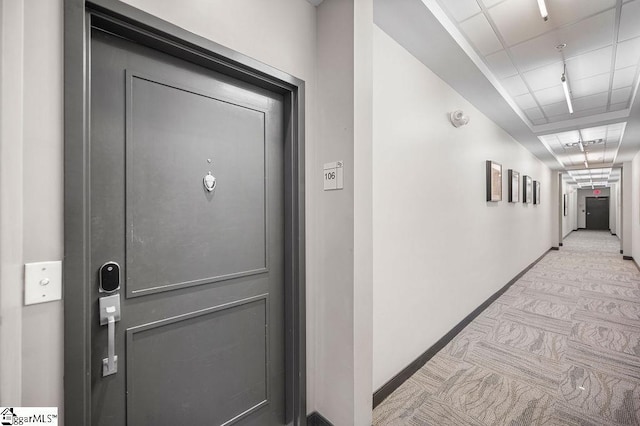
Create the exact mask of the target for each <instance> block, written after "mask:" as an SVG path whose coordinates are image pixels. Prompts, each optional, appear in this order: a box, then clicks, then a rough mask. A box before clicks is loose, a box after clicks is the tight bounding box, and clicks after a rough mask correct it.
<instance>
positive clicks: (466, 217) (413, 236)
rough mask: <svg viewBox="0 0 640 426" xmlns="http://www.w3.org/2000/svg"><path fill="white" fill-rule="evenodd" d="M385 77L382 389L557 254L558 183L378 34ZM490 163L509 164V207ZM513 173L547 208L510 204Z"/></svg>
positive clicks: (377, 382) (378, 191)
mask: <svg viewBox="0 0 640 426" xmlns="http://www.w3.org/2000/svg"><path fill="white" fill-rule="evenodd" d="M373 69H374V74H373V76H374V79H373V82H374V84H373V88H374V92H373V108H374V109H373V114H374V134H373V141H374V154H373V162H374V177H373V187H374V193H373V221H374V222H373V223H374V228H373V229H374V235H373V247H374V252H373V256H374V299H373V300H374V304H373V306H374V310H373V324H374V335H373V348H374V356H373V372H374V378H373V380H374V381H373V385H374V389H377V388H379V387H380V386H381V385H383V384H384V383H385V382H386V381H387V380H389V379H390V378H392V377H393V376H394V375H395V374H397V373H398V372H399V371H400V370H402V369H403V368H404V367H406V366H407V365H408V364H409V363H410V362H412V361H413V360H415V359H416V357H417V356H418V355H420V354H421V353H423V352H424V351H425V350H426V349H428V348H429V347H430V346H431V345H433V344H434V343H435V342H436V341H437V340H439V339H440V338H441V337H442V336H443V335H444V334H446V333H447V332H448V331H449V330H451V328H453V327H454V326H455V325H456V324H457V323H458V322H459V321H461V320H462V319H463V318H464V317H466V316H467V315H468V314H469V313H471V312H472V311H473V310H474V309H475V308H477V307H478V305H480V304H481V303H482V302H484V301H485V300H486V299H487V298H488V297H489V296H491V295H492V294H493V293H494V292H496V291H497V290H498V289H500V288H501V287H502V286H504V285H505V284H507V282H508V281H509V280H511V279H512V278H513V277H514V276H515V275H517V274H518V273H519V272H520V271H522V270H523V269H524V268H525V267H526V266H527V265H529V264H530V263H531V262H533V261H534V260H536V259H537V258H538V257H539V256H541V255H542V254H543V253H545V252H546V251H547V250H549V248H550V247H551V245H552V224H551V221H552V220H557V216H556V214H557V210H555V209H554V208H557V207H553V206H554V203H553V202H552V200H551V193H552V191H551V185H552V184H554V185H557V181H553V182H552V180H551V171H550V170H549V169H548V168H547V167H546V166H545V165H544V164H542V163H541V162H540V161H539V160H538V159H536V158H535V157H534V156H533V155H532V154H531V153H530V152H529V151H527V150H526V149H524V148H523V147H522V146H521V145H520V144H518V143H517V142H515V141H514V140H513V139H512V138H511V137H510V136H509V135H508V134H506V133H505V132H504V131H503V130H502V129H500V128H499V127H498V126H497V125H495V124H494V123H493V122H492V121H490V120H489V119H487V118H486V117H485V116H483V115H482V114H481V113H480V112H479V111H478V110H476V109H475V108H474V107H473V106H472V105H471V104H470V103H469V102H467V101H466V100H465V99H464V98H462V97H461V96H460V95H459V94H458V93H457V92H455V91H454V90H453V89H451V88H450V87H449V86H447V85H446V84H445V83H444V82H443V81H442V80H440V79H439V78H438V77H437V76H436V75H435V74H433V73H432V72H431V71H430V70H429V69H427V68H426V67H425V66H424V65H423V64H422V63H420V62H419V61H418V60H417V59H415V58H414V57H413V56H411V55H410V54H409V53H408V52H407V51H405V50H404V49H403V48H402V47H400V46H399V45H398V44H397V43H396V42H395V41H394V40H392V39H391V38H390V37H389V36H387V35H386V34H385V33H384V32H383V31H382V30H380V29H379V28H377V27H375V30H374V68H373ZM456 109H462V110H464V111H465V112H466V113H467V114H468V115H469V116H470V118H471V121H470V123H469V124H468V125H467V126H464V127H461V128H457V129H456V128H454V127H453V126H452V125H451V124H450V123H449V121H448V117H447V114H448V113H449V112H450V111H454V110H456ZM486 160H494V161H497V162H499V163H502V165H503V175H504V179H503V180H504V186H503V201H502V202H499V203H488V202H486V201H485V194H486V193H485V161H486ZM509 168H513V169H515V170H517V171H519V172H520V173H521V174H522V175H529V176H531V177H532V178H533V179H535V180H539V181H540V182H541V183H542V191H541V196H542V204H540V205H537V206H534V205H532V204H529V205H524V204H523V203H517V204H512V203H508V202H507V201H506V199H507V196H506V194H507V192H506V191H507V184H506V175H507V169H509ZM555 206H557V204H555Z"/></svg>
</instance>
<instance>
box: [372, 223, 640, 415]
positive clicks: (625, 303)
mask: <svg viewBox="0 0 640 426" xmlns="http://www.w3.org/2000/svg"><path fill="white" fill-rule="evenodd" d="M619 249H620V243H619V240H618V238H617V237H615V236H612V235H610V233H609V232H608V231H604V232H601V231H579V232H573V233H572V234H571V235H569V236H568V237H567V238H566V239H565V241H564V246H563V247H562V248H561V249H560V251H552V252H549V253H548V254H547V255H546V256H545V257H544V258H543V259H542V260H541V261H540V262H539V263H538V264H537V265H535V266H534V267H533V268H532V269H530V270H529V271H528V272H527V273H526V274H525V275H524V276H523V277H522V278H521V279H520V280H518V281H517V282H516V283H515V284H514V285H513V286H512V287H510V288H509V290H507V292H506V293H504V294H503V295H502V296H501V297H500V298H499V299H498V300H497V301H496V302H494V303H493V304H491V306H490V307H489V308H488V309H486V310H485V311H484V312H483V313H482V314H480V315H479V316H478V317H477V318H476V319H475V320H474V321H473V322H472V323H471V324H469V325H468V326H467V327H466V328H465V329H464V330H463V331H462V332H461V333H460V334H458V335H457V336H456V337H455V338H454V339H453V340H452V341H451V342H450V343H449V344H448V345H447V346H446V347H445V348H443V349H442V350H441V351H440V352H439V353H438V354H436V355H435V356H434V357H433V358H432V359H431V360H430V361H429V362H427V364H426V365H425V366H424V367H422V369H420V370H419V371H418V372H416V373H415V374H414V375H413V376H411V378H409V380H407V381H406V382H405V383H404V384H403V385H402V386H400V387H399V388H398V389H396V391H395V392H394V393H392V394H391V395H390V396H389V397H388V398H387V399H386V400H384V401H383V402H382V403H381V404H380V405H379V406H378V407H376V409H375V410H374V412H373V416H374V421H373V424H374V425H376V426H382V425H437V426H446V425H478V426H487V425H510V426H521V425H522V426H524V425H640V271H638V269H637V267H636V266H635V265H634V263H633V262H632V261H628V260H623V259H622V256H621V255H620V252H619Z"/></svg>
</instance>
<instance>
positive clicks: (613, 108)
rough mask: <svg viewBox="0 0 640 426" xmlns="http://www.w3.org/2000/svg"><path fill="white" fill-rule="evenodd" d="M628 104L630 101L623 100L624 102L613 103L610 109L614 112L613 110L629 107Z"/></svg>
mask: <svg viewBox="0 0 640 426" xmlns="http://www.w3.org/2000/svg"><path fill="white" fill-rule="evenodd" d="M627 104H628V102H623V103H620V104H612V105H611V106H610V107H609V111H612V112H613V111H622V110H623V109H627Z"/></svg>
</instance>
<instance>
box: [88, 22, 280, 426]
mask: <svg viewBox="0 0 640 426" xmlns="http://www.w3.org/2000/svg"><path fill="white" fill-rule="evenodd" d="M90 99H91V117H90V120H91V122H90V159H89V170H90V176H91V187H90V194H91V223H90V230H91V251H90V252H91V258H90V267H91V268H92V270H93V271H96V274H95V276H94V280H93V281H92V282H91V283H89V285H90V286H91V303H92V305H91V310H92V318H93V320H92V330H91V333H92V336H91V342H92V343H91V359H92V364H91V374H92V392H91V395H92V407H91V410H92V422H93V425H105V426H106V425H109V426H121V425H130V426H133V425H135V426H144V425H154V426H156V425H175V424H194V425H203V424H206V425H222V424H231V423H233V424H242V425H279V424H284V372H285V366H284V319H283V311H284V302H283V297H284V295H283V285H284V283H283V263H284V254H283V252H284V245H283V233H284V222H283V203H284V198H283V189H284V180H283V148H284V147H283V100H282V97H281V96H280V95H278V94H274V93H271V92H268V91H266V90H263V89H261V88H256V87H253V86H250V85H248V84H245V83H241V82H238V81H236V80H233V79H231V78H229V77H226V76H223V75H220V74H216V73H213V72H211V71H210V70H206V69H203V68H201V67H198V66H196V65H193V64H190V63H188V62H185V61H182V60H179V59H176V58H173V57H171V56H168V55H165V54H162V53H159V52H156V51H154V50H152V49H148V48H146V47H143V46H141V45H138V44H135V43H131V42H128V41H126V40H124V39H122V38H118V37H115V36H112V35H109V34H106V33H103V32H101V31H98V30H94V31H93V33H92V41H91V96H90ZM209 160H210V161H209ZM209 172H211V174H212V175H213V176H215V178H216V187H215V189H214V190H213V191H211V192H210V191H208V190H207V189H206V188H205V186H204V183H203V178H204V177H205V176H206V175H207V174H208V173H209ZM107 261H115V262H117V263H119V264H120V266H121V268H122V283H121V290H120V292H119V294H120V303H121V320H120V321H119V322H117V323H116V324H115V326H116V328H115V330H116V333H115V349H116V354H117V356H118V372H117V373H116V374H113V375H109V376H106V377H103V376H102V361H103V359H104V358H105V357H107V352H108V351H107V339H108V333H107V326H101V325H99V315H98V301H99V299H100V297H102V296H104V295H105V294H104V293H99V291H98V274H97V271H98V269H99V268H100V266H101V265H103V264H104V263H105V262H107Z"/></svg>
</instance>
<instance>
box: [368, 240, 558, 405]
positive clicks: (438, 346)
mask: <svg viewBox="0 0 640 426" xmlns="http://www.w3.org/2000/svg"><path fill="white" fill-rule="evenodd" d="M552 249H553V248H551V249H549V250H547V251H546V252H544V253H543V254H542V256H540V257H539V258H537V259H536V260H534V261H533V263H531V264H530V265H529V266H527V267H526V268H524V269H523V270H522V271H521V272H520V273H519V274H518V275H516V276H515V277H514V278H512V279H511V281H509V282H508V283H507V284H506V285H505V286H504V287H502V288H501V289H500V290H498V291H496V292H495V293H494V294H493V295H491V296H490V297H489V298H488V299H487V300H485V301H484V302H483V303H482V304H481V305H480V306H478V307H477V308H476V309H475V310H474V311H473V312H471V313H470V314H469V315H467V316H466V317H465V318H464V319H463V320H462V321H460V322H459V323H458V324H457V325H456V326H455V327H453V328H452V329H451V330H450V331H449V332H448V333H447V334H445V335H444V336H443V337H442V338H441V339H440V340H438V341H437V342H436V343H434V344H433V346H431V347H430V348H429V349H427V350H426V351H425V352H424V353H423V354H422V355H420V356H419V357H418V358H416V359H415V360H414V361H413V362H412V363H411V364H409V365H408V366H406V367H405V368H404V369H402V370H401V371H400V372H399V373H398V374H396V375H395V376H394V377H392V378H391V379H390V380H389V381H387V383H385V384H384V385H382V386H381V387H380V388H379V389H378V390H377V391H375V392H374V393H373V408H375V407H377V406H378V405H380V403H381V402H382V401H384V400H385V399H386V398H387V397H388V396H389V395H391V394H392V393H393V391H395V390H396V389H398V388H399V387H400V385H402V384H403V383H404V382H406V381H407V379H409V377H411V376H412V375H413V374H414V373H415V372H416V371H418V370H420V369H421V368H422V367H423V366H424V365H425V364H426V363H427V361H429V360H430V359H431V358H433V357H434V356H435V354H437V353H438V352H440V350H442V348H444V347H445V346H446V345H447V343H449V342H450V341H451V340H453V338H454V337H456V336H457V335H458V334H459V333H460V332H461V331H462V330H463V329H464V328H465V327H466V326H467V325H469V323H471V321H473V320H474V319H476V317H477V316H478V315H480V314H481V313H482V312H483V311H484V310H485V309H487V308H488V307H489V305H491V304H492V303H493V302H495V301H496V300H497V299H498V298H499V297H500V296H502V294H504V292H505V291H507V290H508V289H509V287H511V286H512V285H513V284H515V283H516V281H518V280H519V279H520V278H522V276H523V275H524V274H526V273H527V271H529V270H530V269H531V268H533V267H534V266H535V265H536V264H537V263H538V262H540V261H541V260H542V258H544V257H545V256H546V255H547V253H549V252H550V251H551V250H552ZM556 250H557V248H556Z"/></svg>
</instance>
